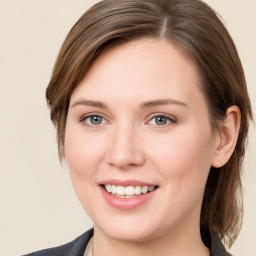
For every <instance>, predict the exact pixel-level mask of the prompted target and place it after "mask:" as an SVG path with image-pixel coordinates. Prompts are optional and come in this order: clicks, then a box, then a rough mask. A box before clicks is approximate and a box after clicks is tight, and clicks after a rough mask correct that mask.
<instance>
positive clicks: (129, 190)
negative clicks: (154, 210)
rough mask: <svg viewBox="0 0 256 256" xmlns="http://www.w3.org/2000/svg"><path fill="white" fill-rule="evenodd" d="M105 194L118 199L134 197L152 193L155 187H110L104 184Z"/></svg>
mask: <svg viewBox="0 0 256 256" xmlns="http://www.w3.org/2000/svg"><path fill="white" fill-rule="evenodd" d="M104 187H105V189H106V191H107V192H109V193H111V194H113V195H115V196H120V197H125V196H128V197H129V196H136V195H141V194H146V193H148V192H151V191H153V190H154V189H155V188H156V187H155V186H150V187H148V186H128V187H124V186H116V185H110V184H106V185H104Z"/></svg>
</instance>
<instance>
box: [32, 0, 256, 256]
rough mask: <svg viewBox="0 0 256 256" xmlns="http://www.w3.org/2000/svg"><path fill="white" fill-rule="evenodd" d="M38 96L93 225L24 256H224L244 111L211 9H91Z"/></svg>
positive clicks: (169, 4) (233, 222)
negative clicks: (46, 106) (58, 243)
mask: <svg viewBox="0 0 256 256" xmlns="http://www.w3.org/2000/svg"><path fill="white" fill-rule="evenodd" d="M46 96H47V100H48V104H49V106H50V109H51V119H52V121H53V123H54V125H55V126H56V129H57V136H58V146H59V155H60V159H63V158H64V159H65V160H66V161H67V163H68V166H69V169H70V174H71V179H72V183H73V186H74V189H75V192H76V194H77V196H78V198H79V200H80V202H81V204H82V206H83V207H84V209H85V211H86V212H87V213H88V215H89V216H90V217H91V219H92V220H93V222H94V228H93V229H92V230H89V231H87V232H86V233H85V234H83V235H82V236H81V237H79V238H77V239H76V240H74V241H73V242H71V243H69V244H66V245H63V246H60V247H56V248H52V249H47V250H43V251H40V252H37V253H34V254H30V255H70V256H71V255H94V256H101V255H106V256H107V255H111V256H115V255H128V254H129V255H130V254H132V255H147V256H148V255H167V256H168V255H228V253H227V252H226V250H225V248H224V246H223V245H222V243H221V240H222V241H223V242H225V243H226V244H227V245H228V246H231V245H232V244H233V242H234V241H235V239H236V237H237V235H238V233H239V229H240V227H241V217H242V201H241V194H240V192H241V191H240V190H241V179H240V175H241V165H242V160H243V156H244V151H245V141H246V137H247V131H248V125H249V121H250V119H252V111H251V106H250V100H249V97H248V93H247V89H246V82H245V78H244V73H243V69H242V66H241V63H240V60H239V56H238V54H237V51H236V48H235V45H234V43H233V41H232V39H231V37H230V35H229V34H228V32H227V30H226V29H225V27H224V26H223V24H222V23H221V21H220V19H219V18H218V16H217V15H216V13H214V11H213V10H212V9H211V8H210V7H209V6H207V5H206V4H205V3H203V2H201V1H198V0H159V1H156V0H149V1H140V0H119V1H117V0H104V1H102V2H99V3H98V4H96V5H95V6H93V7H92V8H91V9H89V10H88V11H87V12H86V13H85V14H84V15H83V16H82V17H81V18H80V19H79V20H78V22H77V23H76V24H75V25H74V27H73V28H72V29H71V31H70V33H69V34H68V36H67V38H66V40H65V41H64V44H63V46H62V48H61V50H60V53H59V56H58V59H57V61H56V64H55V67H54V70H53V75H52V78H51V81H50V83H49V86H48V88H47V95H46Z"/></svg>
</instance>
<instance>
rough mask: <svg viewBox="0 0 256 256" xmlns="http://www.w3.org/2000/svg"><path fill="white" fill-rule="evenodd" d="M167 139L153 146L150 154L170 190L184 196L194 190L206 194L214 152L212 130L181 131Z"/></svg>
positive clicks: (189, 194)
mask: <svg viewBox="0 0 256 256" xmlns="http://www.w3.org/2000/svg"><path fill="white" fill-rule="evenodd" d="M166 138H167V139H166ZM166 138H165V139H163V140H162V141H161V140H158V143H157V145H156V144H155V145H154V146H153V147H151V148H153V150H152V152H151V153H150V155H151V156H152V158H153V159H154V163H155V165H156V166H157V168H158V170H159V172H160V173H161V175H162V177H163V178H164V180H165V185H166V186H167V187H168V189H169V191H172V192H170V193H173V194H176V196H182V197H184V198H185V197H188V198H190V197H191V196H192V195H191V191H195V193H203V191H204V187H205V183H206V180H207V177H208V174H209V170H210V167H211V157H212V152H213V151H212V148H213V143H212V142H213V139H212V135H211V132H210V131H209V129H208V130H207V129H205V130H202V129H199V128H198V129H196V127H195V128H194V129H192V128H190V129H186V130H184V131H182V130H180V131H179V132H177V133H176V132H175V133H173V134H170V136H168V137H166Z"/></svg>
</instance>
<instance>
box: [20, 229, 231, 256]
mask: <svg viewBox="0 0 256 256" xmlns="http://www.w3.org/2000/svg"><path fill="white" fill-rule="evenodd" d="M201 233H202V230H201ZM92 236H93V229H90V230H88V231H87V232H85V233H84V234H82V235H81V236H79V237H78V238H76V239H75V240H74V241H72V242H70V243H67V244H64V245H61V246H58V247H54V248H50V249H45V250H42V251H38V252H34V253H30V254H26V255H24V256H83V255H84V252H85V248H86V246H87V244H88V242H89V240H90V239H91V237H92ZM202 238H203V241H204V243H205V245H206V246H208V247H209V248H210V250H211V256H229V255H230V254H228V253H227V251H226V250H225V248H224V246H223V245H222V243H221V241H220V240H219V239H218V238H217V237H215V238H212V237H210V235H209V232H208V231H207V230H204V231H203V233H202Z"/></svg>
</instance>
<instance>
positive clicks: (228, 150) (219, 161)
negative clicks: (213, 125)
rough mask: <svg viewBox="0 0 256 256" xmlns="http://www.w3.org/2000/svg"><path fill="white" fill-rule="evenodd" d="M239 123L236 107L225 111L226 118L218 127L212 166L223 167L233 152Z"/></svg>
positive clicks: (238, 111)
mask: <svg viewBox="0 0 256 256" xmlns="http://www.w3.org/2000/svg"><path fill="white" fill-rule="evenodd" d="M240 123H241V112H240V109H239V107H238V106H231V107H229V108H228V109H227V112H226V118H225V120H223V121H222V122H221V123H220V125H219V134H218V136H219V139H218V144H217V145H216V150H215V153H214V157H213V159H212V166H213V167H215V168H219V167H221V166H223V165H225V164H226V163H227V162H228V160H229V159H230V157H231V155H232V154H233V152H234V149H235V146H236V142H237V138H238V134H239V129H240Z"/></svg>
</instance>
